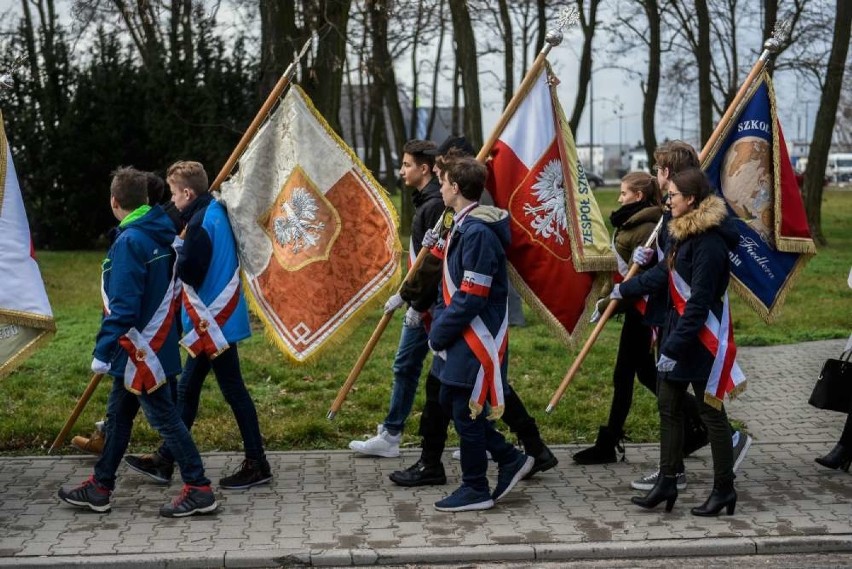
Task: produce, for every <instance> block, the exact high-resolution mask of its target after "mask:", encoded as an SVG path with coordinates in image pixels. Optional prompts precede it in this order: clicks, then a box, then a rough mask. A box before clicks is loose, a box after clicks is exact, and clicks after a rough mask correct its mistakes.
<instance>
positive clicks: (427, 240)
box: [420, 229, 441, 249]
mask: <svg viewBox="0 0 852 569" xmlns="http://www.w3.org/2000/svg"><path fill="white" fill-rule="evenodd" d="M440 237H441V236H440V235H438V232H437V231H435V230H434V229H427V230H426V233H424V234H423V241H422V242H421V243H420V245H421V246H422V247H425V248H426V249H431V248H432V247H434V246H435V244H436V243H437V242H438V239H440Z"/></svg>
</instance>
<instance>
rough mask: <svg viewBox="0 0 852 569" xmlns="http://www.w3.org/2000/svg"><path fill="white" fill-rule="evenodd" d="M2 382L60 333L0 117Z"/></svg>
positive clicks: (0, 342) (0, 367)
mask: <svg viewBox="0 0 852 569" xmlns="http://www.w3.org/2000/svg"><path fill="white" fill-rule="evenodd" d="M0 275H3V286H0V378H2V377H5V376H6V375H8V374H9V373H10V372H11V371H12V370H13V369H14V368H15V367H16V366H17V365H18V364H20V363H21V362H22V361H23V360H24V359H25V358H26V357H27V356H29V355H30V354H32V353H33V352H34V351H35V350H36V349H38V348H39V347H40V346H41V345H42V344H44V343H45V342H47V340H49V339H50V338H51V336H53V333H54V332H55V331H56V324H55V323H54V320H53V312H52V311H51V309H50V302H48V300H47V292H46V291H45V288H44V282H43V281H42V279H41V272H40V271H39V268H38V264H37V263H36V261H35V251H34V250H33V244H32V239H31V237H30V226H29V223H28V222H27V212H26V211H25V210H24V200H23V197H22V196H21V186H20V185H19V184H18V175H17V173H16V172H15V164H14V163H13V162H12V151H11V150H10V148H9V143H8V141H7V139H6V130H5V129H4V128H3V116H2V114H0Z"/></svg>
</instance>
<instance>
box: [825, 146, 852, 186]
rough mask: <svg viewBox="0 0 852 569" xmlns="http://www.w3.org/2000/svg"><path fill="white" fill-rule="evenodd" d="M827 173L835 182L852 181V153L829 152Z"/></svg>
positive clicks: (826, 166)
mask: <svg viewBox="0 0 852 569" xmlns="http://www.w3.org/2000/svg"><path fill="white" fill-rule="evenodd" d="M825 175H826V176H828V177H829V179H831V181H832V182H834V183H835V184H837V183H840V182H852V154H839V153H835V154H829V155H828V162H827V163H826V165H825Z"/></svg>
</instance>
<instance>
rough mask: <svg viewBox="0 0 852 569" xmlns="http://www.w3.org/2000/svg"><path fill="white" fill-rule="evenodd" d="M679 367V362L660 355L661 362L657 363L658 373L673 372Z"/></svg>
mask: <svg viewBox="0 0 852 569" xmlns="http://www.w3.org/2000/svg"><path fill="white" fill-rule="evenodd" d="M676 365H677V361H675V360H673V359H671V358H670V357H668V356H667V355H665V354H660V360H659V361H658V362H657V371H671V370H673V369H674V368H675V366H676Z"/></svg>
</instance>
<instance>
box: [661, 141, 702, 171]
mask: <svg viewBox="0 0 852 569" xmlns="http://www.w3.org/2000/svg"><path fill="white" fill-rule="evenodd" d="M654 162H656V163H657V167H659V168H668V169H669V176H671V175H672V174H677V173H678V172H682V171H683V170H689V169H690V168H699V167H700V166H701V164H700V163H699V162H698V153H697V152H695V149H694V148H693V147H692V145H690V144H687V143H686V142H684V141H682V140H669V141H668V142H664V143H662V144H661V145H659V146H658V147H657V149H656V150H654Z"/></svg>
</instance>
